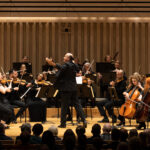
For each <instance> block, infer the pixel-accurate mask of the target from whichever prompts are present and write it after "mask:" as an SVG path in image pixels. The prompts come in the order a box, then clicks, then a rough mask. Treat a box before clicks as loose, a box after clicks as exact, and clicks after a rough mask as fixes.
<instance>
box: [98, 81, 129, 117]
mask: <svg viewBox="0 0 150 150" xmlns="http://www.w3.org/2000/svg"><path fill="white" fill-rule="evenodd" d="M115 89H116V92H117V95H118V98H119V100H112V99H111V98H109V99H107V100H103V101H100V102H97V107H98V110H99V112H100V114H101V115H102V116H104V118H105V119H108V118H107V116H106V112H105V110H104V107H105V108H106V109H107V111H108V114H109V116H111V117H113V118H116V116H115V115H114V113H113V106H118V107H120V106H121V105H122V104H124V102H125V98H124V96H123V92H124V91H125V90H126V80H121V81H119V82H117V83H116V84H115ZM120 117H121V116H120ZM119 119H120V120H122V119H123V118H122V117H121V118H119Z"/></svg>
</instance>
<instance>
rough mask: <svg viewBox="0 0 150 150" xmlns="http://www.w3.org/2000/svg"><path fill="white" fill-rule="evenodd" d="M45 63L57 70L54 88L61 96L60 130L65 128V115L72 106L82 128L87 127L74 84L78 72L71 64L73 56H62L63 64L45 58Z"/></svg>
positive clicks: (68, 54)
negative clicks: (80, 121)
mask: <svg viewBox="0 0 150 150" xmlns="http://www.w3.org/2000/svg"><path fill="white" fill-rule="evenodd" d="M46 61H47V62H48V63H49V64H50V65H53V66H54V67H56V68H58V69H59V70H58V72H57V74H56V77H57V78H56V82H55V87H56V88H57V89H58V90H59V92H60V95H61V124H60V126H59V127H60V128H65V127H66V115H67V111H68V107H69V106H70V105H71V104H73V105H74V106H75V109H76V111H77V113H78V114H79V116H80V117H81V120H82V122H83V126H85V127H86V126H87V122H86V120H85V116H84V113H83V110H82V107H81V104H80V102H79V100H78V97H77V84H76V73H77V72H79V69H78V66H77V65H76V64H74V63H73V55H72V54H71V53H66V54H65V56H64V64H63V65H58V64H55V63H54V62H52V60H51V59H49V58H46Z"/></svg>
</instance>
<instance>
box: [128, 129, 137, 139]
mask: <svg viewBox="0 0 150 150" xmlns="http://www.w3.org/2000/svg"><path fill="white" fill-rule="evenodd" d="M134 136H135V137H137V136H138V132H137V129H131V130H130V132H129V138H131V137H134Z"/></svg>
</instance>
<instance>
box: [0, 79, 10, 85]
mask: <svg viewBox="0 0 150 150" xmlns="http://www.w3.org/2000/svg"><path fill="white" fill-rule="evenodd" d="M11 81H12V80H7V79H3V80H1V81H0V83H1V84H3V85H5V84H6V83H10V82H11Z"/></svg>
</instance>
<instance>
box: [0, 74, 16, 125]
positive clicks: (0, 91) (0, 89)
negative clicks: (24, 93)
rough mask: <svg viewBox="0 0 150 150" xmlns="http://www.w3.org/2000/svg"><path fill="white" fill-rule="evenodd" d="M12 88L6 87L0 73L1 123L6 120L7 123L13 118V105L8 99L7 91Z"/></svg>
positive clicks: (9, 91)
mask: <svg viewBox="0 0 150 150" xmlns="http://www.w3.org/2000/svg"><path fill="white" fill-rule="evenodd" d="M12 90H16V89H15V88H14V89H12V88H10V87H7V86H6V85H5V83H4V82H3V76H2V74H1V73H0V121H1V122H3V123H4V122H6V124H9V123H10V122H12V121H13V120H14V119H15V116H14V111H13V107H12V106H11V105H10V103H9V101H8V93H11V91H12Z"/></svg>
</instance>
